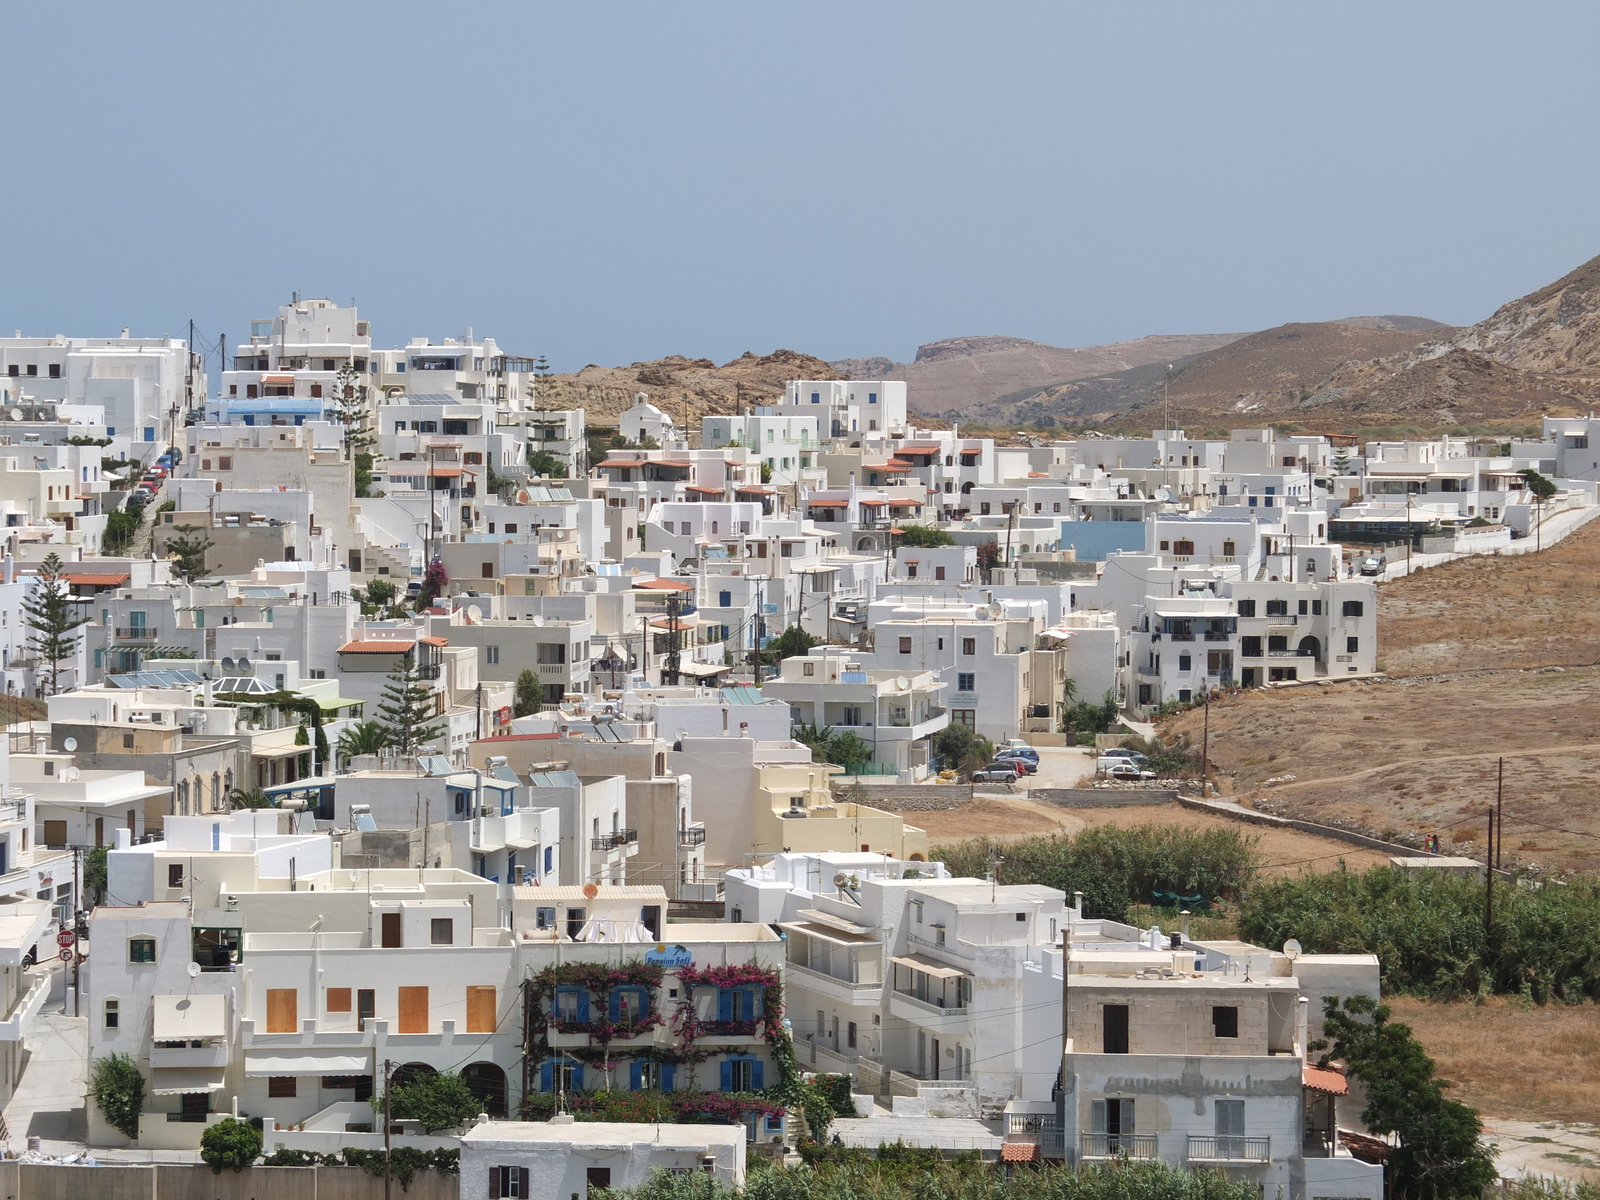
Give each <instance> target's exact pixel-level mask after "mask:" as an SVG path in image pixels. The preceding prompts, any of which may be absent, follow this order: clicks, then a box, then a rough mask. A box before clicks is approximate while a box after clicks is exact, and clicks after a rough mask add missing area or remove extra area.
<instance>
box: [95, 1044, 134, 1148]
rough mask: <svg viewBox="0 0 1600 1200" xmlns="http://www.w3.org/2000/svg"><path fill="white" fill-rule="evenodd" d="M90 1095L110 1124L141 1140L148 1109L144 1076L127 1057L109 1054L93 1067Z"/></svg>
mask: <svg viewBox="0 0 1600 1200" xmlns="http://www.w3.org/2000/svg"><path fill="white" fill-rule="evenodd" d="M89 1095H90V1097H91V1098H92V1099H93V1100H94V1102H95V1104H96V1105H97V1106H98V1107H99V1109H100V1115H101V1116H103V1117H105V1119H106V1124H108V1125H110V1126H111V1127H112V1128H113V1129H115V1130H116V1131H117V1132H118V1133H120V1134H122V1135H123V1136H125V1137H130V1138H138V1136H139V1113H140V1112H141V1111H142V1110H143V1108H144V1077H143V1076H142V1075H140V1074H139V1064H138V1063H136V1062H134V1061H133V1058H132V1057H131V1056H129V1055H127V1054H107V1055H105V1056H104V1057H102V1058H97V1059H95V1060H94V1062H93V1063H91V1064H90V1065H89Z"/></svg>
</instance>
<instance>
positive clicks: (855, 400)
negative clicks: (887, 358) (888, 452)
mask: <svg viewBox="0 0 1600 1200" xmlns="http://www.w3.org/2000/svg"><path fill="white" fill-rule="evenodd" d="M773 412H774V413H776V414H777V415H778V416H789V415H796V414H800V413H810V414H812V415H814V416H816V417H818V419H819V427H820V428H819V432H820V433H821V435H822V436H823V437H824V438H829V439H838V440H841V441H846V442H860V441H862V440H863V439H866V440H870V441H877V440H880V439H882V438H885V437H901V436H904V434H905V432H906V385H905V382H904V380H899V379H878V380H866V379H818V380H810V379H791V380H790V381H789V382H788V384H787V385H785V388H784V393H783V401H782V403H781V404H777V405H774V406H773Z"/></svg>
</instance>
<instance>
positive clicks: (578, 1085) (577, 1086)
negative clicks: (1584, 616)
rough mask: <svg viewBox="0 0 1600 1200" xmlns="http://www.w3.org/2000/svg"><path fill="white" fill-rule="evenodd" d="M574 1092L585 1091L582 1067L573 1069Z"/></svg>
mask: <svg viewBox="0 0 1600 1200" xmlns="http://www.w3.org/2000/svg"><path fill="white" fill-rule="evenodd" d="M572 1090H573V1091H575V1092H581V1091H583V1068H582V1067H573V1068H572Z"/></svg>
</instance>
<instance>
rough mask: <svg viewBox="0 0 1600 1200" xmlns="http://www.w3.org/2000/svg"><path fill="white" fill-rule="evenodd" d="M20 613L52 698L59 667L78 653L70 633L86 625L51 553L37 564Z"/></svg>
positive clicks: (85, 615)
mask: <svg viewBox="0 0 1600 1200" xmlns="http://www.w3.org/2000/svg"><path fill="white" fill-rule="evenodd" d="M22 611H23V612H24V613H25V614H26V615H27V622H28V628H29V629H31V630H32V631H33V632H32V633H30V634H29V635H28V645H29V647H31V648H32V649H33V650H34V652H35V653H37V654H38V656H39V661H40V664H41V665H42V666H43V667H44V669H45V671H47V672H48V673H49V677H50V695H52V696H54V695H55V694H56V692H57V691H58V689H59V685H60V681H61V664H62V663H63V662H66V661H67V660H69V659H71V658H72V657H73V656H74V655H75V654H76V653H77V650H78V641H79V639H78V637H77V636H76V635H75V634H73V632H72V631H73V630H74V629H77V628H78V627H79V626H81V625H87V624H88V623H89V614H88V613H87V612H85V611H82V610H80V608H79V606H78V605H77V604H75V603H74V602H73V600H72V589H71V584H69V583H68V582H67V578H66V575H65V574H64V573H63V571H62V563H61V557H60V555H58V554H56V552H55V551H53V550H52V551H51V552H50V553H49V554H47V555H45V558H44V561H43V562H42V563H40V564H39V574H38V575H37V576H35V578H34V586H33V591H32V592H30V593H29V595H28V598H27V599H26V600H24V601H23V602H22ZM41 682H42V680H41Z"/></svg>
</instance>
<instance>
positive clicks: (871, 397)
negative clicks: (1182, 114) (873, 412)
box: [867, 392, 878, 404]
mask: <svg viewBox="0 0 1600 1200" xmlns="http://www.w3.org/2000/svg"><path fill="white" fill-rule="evenodd" d="M877 402H878V393H877V392H868V393H867V403H868V404H876V403H877Z"/></svg>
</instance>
